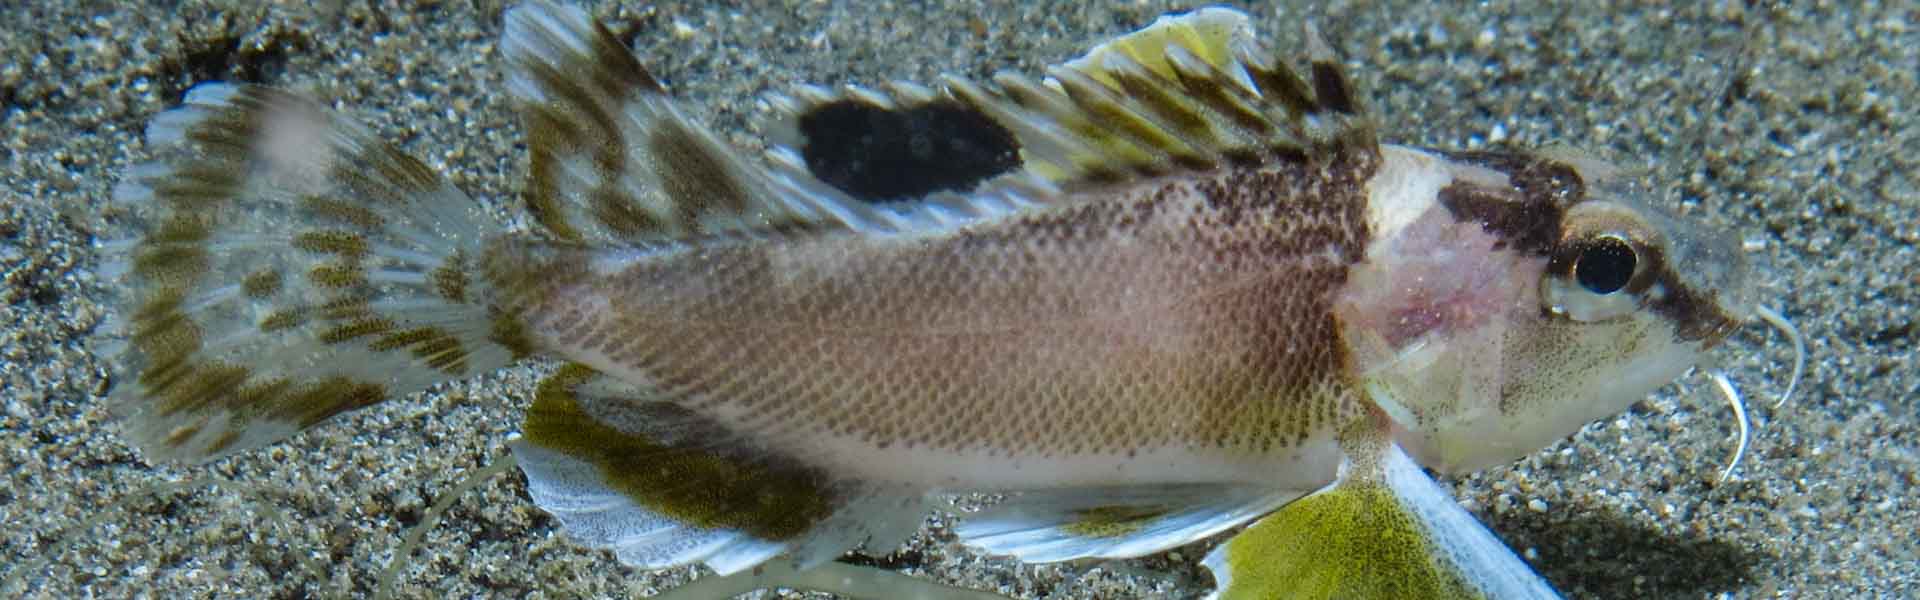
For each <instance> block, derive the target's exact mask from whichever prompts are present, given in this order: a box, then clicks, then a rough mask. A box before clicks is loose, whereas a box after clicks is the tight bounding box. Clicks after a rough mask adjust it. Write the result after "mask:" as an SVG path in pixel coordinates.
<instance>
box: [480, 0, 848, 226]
mask: <svg viewBox="0 0 1920 600" xmlns="http://www.w3.org/2000/svg"><path fill="white" fill-rule="evenodd" d="M501 47H502V52H503V53H504V54H505V55H506V58H507V63H508V65H509V66H508V73H507V75H508V77H507V89H508V91H509V92H510V93H511V94H512V95H513V97H514V100H515V102H516V103H517V104H518V107H519V109H520V112H521V115H522V119H523V120H524V121H525V126H526V130H527V145H528V147H529V151H530V154H531V158H532V173H531V176H530V178H529V183H528V189H527V191H526V194H527V203H528V209H529V211H530V212H532V213H533V217H534V219H535V220H536V221H538V223H539V224H540V226H541V227H542V228H543V229H544V230H545V232H546V233H547V234H548V235H550V236H552V237H554V238H558V239H561V240H566V241H574V242H590V243H645V242H653V241H659V240H666V239H681V238H688V237H698V236H707V235H716V234H725V233H739V232H754V231H762V230H766V231H773V230H785V231H790V230H793V229H819V228H836V227H844V226H847V225H848V223H846V222H844V221H843V220H842V219H840V218H838V217H837V213H841V212H844V211H843V210H840V207H838V206H829V205H838V204H841V203H847V202H850V199H848V198H846V197H845V196H844V195H842V194H839V193H838V192H837V191H835V190H834V189H833V188H831V187H829V186H826V185H825V184H822V183H820V182H818V181H814V180H811V179H801V180H790V179H783V178H779V177H775V176H773V175H772V174H769V173H767V172H766V171H765V170H763V169H761V168H759V166H758V165H754V164H752V163H750V162H749V161H747V160H745V159H743V158H742V157H741V156H740V155H739V153H737V152H735V151H733V150H732V149H731V148H728V147H727V146H726V145H725V144H724V143H722V142H721V141H720V140H719V139H717V138H716V137H715V136H714V135H713V134H711V133H709V132H708V131H707V130H706V129H705V128H703V127H701V126H699V125H698V124H696V123H694V122H693V121H692V120H691V119H688V118H687V117H686V115H685V113H683V112H682V111H681V110H680V107H679V106H678V105H677V104H676V103H675V102H674V101H673V99H672V98H671V97H669V96H668V94H667V92H666V89H665V88H663V87H662V86H661V85H660V82H659V81H658V80H657V79H655V78H654V77H653V76H652V75H651V74H649V73H648V72H647V69H646V68H645V67H644V66H642V65H641V64H640V62H639V60H638V59H637V58H635V57H634V55H633V53H632V52H631V51H629V50H628V49H627V48H626V46H625V45H623V44H622V43H621V42H620V41H619V40H618V39H617V38H616V37H614V35H613V34H612V33H611V32H609V31H607V29H606V28H605V27H603V26H601V25H600V24H599V23H597V22H595V21H593V20H592V19H591V18H590V17H589V16H588V15H587V13H586V12H585V11H583V10H581V9H580V8H578V7H575V6H561V5H556V4H551V3H546V2H529V3H526V4H523V5H521V6H519V7H515V8H514V9H513V10H509V11H508V12H507V17H506V32H505V34H504V35H503V36H502V38H501Z"/></svg>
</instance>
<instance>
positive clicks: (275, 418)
mask: <svg viewBox="0 0 1920 600" xmlns="http://www.w3.org/2000/svg"><path fill="white" fill-rule="evenodd" d="M147 139H148V142H149V145H150V146H151V147H152V149H153V152H154V159H155V160H154V162H152V163H149V164H145V165H141V166H139V167H135V168H134V169H132V170H130V171H129V172H128V173H126V174H125V175H124V176H123V178H122V181H121V183H120V185H119V187H118V188H117V189H116V190H115V193H114V200H115V204H114V207H113V209H111V210H112V213H111V214H110V218H114V219H115V220H117V221H118V222H120V223H121V224H123V225H125V226H126V227H127V229H129V230H130V237H128V238H126V239H121V240H118V241H110V242H106V243H105V250H106V253H107V255H108V256H107V267H106V269H107V271H108V273H109V275H110V278H111V279H113V280H117V283H116V289H115V291H116V292H117V296H116V298H115V299H114V300H115V301H114V308H115V310H114V316H113V319H112V326H111V327H110V328H109V329H110V330H111V331H112V334H111V335H113V336H115V337H116V339H115V340H114V342H113V343H111V344H109V347H107V348H105V349H104V350H105V351H106V352H105V354H107V355H110V356H112V357H113V362H114V363H115V366H116V368H117V370H118V373H117V376H116V378H115V380H116V381H115V384H116V385H115V387H114V390H113V393H112V401H113V403H114V405H115V408H116V411H117V412H119V413H121V414H122V415H123V416H124V418H125V419H126V428H125V429H126V435H127V436H128V437H130V438H131V439H132V441H133V442H134V443H136V444H137V445H138V446H140V447H141V448H142V449H143V450H144V451H146V453H147V454H148V456H150V457H152V458H155V459H175V460H203V459H206V458H210V457H214V456H217V455H220V454H223V453H227V452H231V451H234V450H239V449H242V448H248V447H253V446H259V445H262V444H266V443H270V442H273V441H275V440H278V439H281V438H284V437H286V436H288V435H291V434H293V433H294V432H297V431H299V430H301V429H303V428H306V427H308V426H311V425H314V424H315V423H318V422H320V421H322V420H325V419H326V418H328V417H331V416H333V415H335V414H339V413H341V412H345V411H348V410H352V409H355V408H359V407H362V406H367V405H370V404H374V403H377V402H380V401H382V400H386V399H388V398H392V397H395V396H399V395H402V394H406V393H409V392H414V391H418V390H421V389H424V388H426V387H428V386H431V385H434V384H436V383H439V382H443V381H447V380H451V379H457V378H462V377H466V376H469V375H473V374H477V373H482V372H485V371H488V370H492V369H496V368H499V367H502V366H505V365H507V364H508V363H510V362H512V361H513V360H514V359H515V358H517V357H519V356H521V355H524V354H525V353H526V352H527V351H528V350H527V348H528V345H527V344H526V343H525V342H524V341H523V340H524V339H525V338H524V336H522V335H520V334H519V333H518V329H517V328H516V327H515V326H514V323H513V322H512V321H511V320H510V319H506V318H504V317H496V314H495V313H494V312H493V311H490V310H489V309H488V308H487V307H488V299H489V296H490V293H491V290H490V289H489V287H488V286H487V285H485V283H484V282H482V281H480V280H479V279H478V278H475V277H472V276H471V275H470V274H471V273H473V272H474V271H473V268H472V265H473V262H474V260H475V255H476V254H477V253H478V252H479V249H480V247H481V244H482V242H483V239H484V238H485V236H486V233H487V231H489V229H490V227H491V224H490V223H489V222H488V221H487V219H486V217H485V215H483V214H481V213H479V212H478V211H477V210H476V206H475V204H474V203H473V202H472V201H471V200H470V199H469V198H467V196H466V195H465V194H462V193H461V192H460V191H459V190H457V189H455V188H453V187H452V186H450V185H448V184H447V183H446V182H445V181H443V180H442V179H441V178H440V177H439V175H437V174H436V173H434V172H433V171H432V170H431V169H429V168H428V167H427V166H426V165H424V164H422V163H421V162H420V161H418V160H415V159H413V158H412V157H409V156H407V155H405V154H402V153H401V152H399V151H398V150H396V149H394V148H393V147H392V146H389V145H387V144H385V143H382V142H380V141H378V140H376V139H374V138H373V137H372V135H371V134H370V133H369V132H368V131H367V130H366V129H365V128H363V127H361V126H360V125H358V124H356V123H353V122H351V121H349V120H347V119H345V118H343V117H341V116H339V115H336V114H333V113H332V112H331V111H328V110H326V109H324V108H322V107H321V106H319V105H317V104H315V103H313V102H310V101H307V100H305V99H302V98H300V97H297V96H294V95H292V94H289V93H286V92H282V91H276V90H272V89H267V88H258V87H239V86H231V85H225V84H206V85H201V86H199V87H196V88H194V89H193V90H192V91H190V92H189V93H188V94H187V98H186V103H185V105H184V106H181V107H179V108H176V109H174V110H170V111H167V112H165V113H162V114H160V115H159V116H158V117H156V118H155V119H154V121H153V123H152V124H151V125H149V127H148V129H147Z"/></svg>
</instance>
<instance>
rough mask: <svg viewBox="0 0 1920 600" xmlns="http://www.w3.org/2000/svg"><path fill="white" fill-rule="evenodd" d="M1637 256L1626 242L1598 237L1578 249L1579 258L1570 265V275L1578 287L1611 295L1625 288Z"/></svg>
mask: <svg viewBox="0 0 1920 600" xmlns="http://www.w3.org/2000/svg"><path fill="white" fill-rule="evenodd" d="M1636 260H1637V259H1636V258H1634V256H1633V248H1631V247H1628V246H1627V243H1626V242H1623V241H1620V240H1617V239H1613V238H1601V239H1598V240H1595V241H1593V242H1592V243H1590V244H1588V245H1587V246H1586V247H1585V248H1581V249H1580V261H1579V262H1576V263H1574V265H1573V278H1574V280H1576V281H1579V282H1580V287H1583V288H1587V291H1589V292H1593V293H1595V294H1611V293H1614V292H1617V291H1620V288H1623V287H1627V280H1628V279H1631V278H1633V266H1634V262H1635V261H1636Z"/></svg>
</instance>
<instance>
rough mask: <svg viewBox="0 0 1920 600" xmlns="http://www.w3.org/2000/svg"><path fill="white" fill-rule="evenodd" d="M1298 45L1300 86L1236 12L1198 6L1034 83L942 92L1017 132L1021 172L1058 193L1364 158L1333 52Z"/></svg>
mask: <svg viewBox="0 0 1920 600" xmlns="http://www.w3.org/2000/svg"><path fill="white" fill-rule="evenodd" d="M1307 37H1308V39H1309V42H1308V44H1309V47H1308V55H1309V58H1310V60H1311V63H1312V65H1311V67H1312V68H1311V76H1310V78H1309V79H1302V78H1301V77H1300V76H1299V75H1296V74H1295V73H1294V72H1293V71H1291V70H1289V69H1288V68H1287V67H1286V66H1284V65H1282V64H1281V63H1280V62H1279V61H1278V60H1276V59H1275V58H1274V57H1273V55H1272V54H1271V53H1270V52H1268V51H1267V50H1266V49H1265V48H1264V47H1263V46H1262V45H1261V44H1260V43H1259V42H1258V41H1257V40H1256V39H1255V38H1254V34H1253V29H1252V26H1251V24H1250V20H1249V19H1248V18H1247V16H1246V15H1245V14H1242V13H1240V12H1237V11H1234V10H1231V9H1225V8H1206V9H1201V10H1198V11H1194V12H1191V13H1186V14H1182V15H1175V16H1167V17H1162V18H1161V19H1160V20H1158V21H1156V22H1154V24H1153V25H1151V26H1148V27H1146V28H1145V29H1142V30H1140V31H1136V32H1134V33H1131V34H1128V35H1126V36H1122V37H1120V38H1118V39H1115V40H1113V41H1110V42H1107V43H1105V44H1102V45H1100V46H1098V47H1095V48H1094V49H1093V50H1092V51H1090V52H1088V53H1087V54H1086V55H1085V56H1082V57H1081V58H1078V59H1075V60H1073V61H1070V62H1068V63H1066V64H1064V65H1060V66H1057V67H1054V68H1052V69H1049V70H1048V78H1047V79H1045V80H1042V81H1034V80H1032V79H1029V78H1026V77H1023V76H1019V75H1013V74H1000V75H996V76H995V77H994V78H993V83H994V86H993V87H991V88H990V87H988V86H983V85H979V84H975V83H972V82H968V81H965V80H961V79H958V78H952V77H949V78H947V79H946V84H947V89H948V91H949V93H951V94H953V95H954V96H956V97H958V98H960V99H962V100H964V101H965V102H967V103H968V104H970V105H972V106H974V107H976V108H978V109H980V110H981V111H982V112H985V113H987V114H989V115H991V116H993V117H994V119H995V121H996V122H998V123H1000V124H1001V125H1003V126H1005V127H1007V128H1008V129H1009V130H1012V131H1013V132H1014V134H1015V136H1016V137H1017V138H1018V139H1019V141H1020V144H1021V155H1022V158H1023V159H1024V160H1025V164H1026V168H1027V170H1028V171H1030V172H1033V173H1035V174H1038V175H1040V176H1042V177H1044V178H1046V179H1048V180H1050V181H1054V182H1058V183H1061V184H1063V185H1065V184H1070V183H1074V182H1082V181H1090V182H1109V181H1115V180H1120V179H1125V178H1130V177H1140V176H1149V177H1150V176H1157V175H1163V174H1167V173H1170V172H1173V171H1175V170H1179V169H1206V168H1213V167H1216V166H1220V165H1223V164H1249V163H1255V164H1257V163H1261V162H1266V161H1271V160H1301V159H1306V158H1313V157H1320V156H1329V155H1333V154H1336V153H1340V152H1344V151H1348V150H1360V151H1367V152H1371V151H1373V149H1374V147H1375V145H1376V141H1375V140H1374V136H1373V128H1372V125H1371V123H1370V122H1369V120H1368V119H1367V118H1366V115H1365V114H1364V113H1363V111H1362V110H1361V107H1360V106H1359V104H1358V102H1357V100H1356V96H1355V94H1354V93H1353V90H1352V87H1351V86H1350V85H1349V84H1348V83H1347V81H1346V77H1345V75H1344V74H1343V73H1342V70H1341V67H1340V65H1339V63H1338V62H1337V60H1336V59H1335V58H1334V55H1333V52H1332V49H1331V46H1329V45H1327V44H1326V42H1325V41H1323V40H1321V39H1320V37H1319V35H1318V33H1317V32H1316V31H1315V30H1314V29H1313V28H1312V27H1311V26H1308V27H1307Z"/></svg>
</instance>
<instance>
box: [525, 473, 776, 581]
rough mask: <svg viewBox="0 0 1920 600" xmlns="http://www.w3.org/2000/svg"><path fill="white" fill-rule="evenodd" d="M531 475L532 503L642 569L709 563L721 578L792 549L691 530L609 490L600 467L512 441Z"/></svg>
mask: <svg viewBox="0 0 1920 600" xmlns="http://www.w3.org/2000/svg"><path fill="white" fill-rule="evenodd" d="M509 446H510V447H512V448H513V455H514V459H515V460H517V461H519V463H520V468H521V470H523V471H525V472H526V474H527V492H528V494H530V495H531V496H532V497H533V502H534V504H536V505H538V506H539V507H540V508H541V509H543V510H546V511H547V512H549V513H552V514H553V516H554V518H556V519H559V520H560V524H561V525H562V526H564V527H565V528H566V532H567V535H568V536H569V537H572V538H573V539H575V540H578V541H579V542H580V543H582V544H585V545H588V546H593V547H598V548H607V549H610V550H613V553H614V555H615V556H617V557H619V559H620V562H621V563H624V564H628V565H633V566H635V567H639V568H643V569H665V568H668V567H675V566H680V565H686V564H693V563H704V564H706V565H707V566H708V567H709V568H712V569H713V570H714V571H715V572H718V573H720V574H722V575H726V574H731V573H735V572H738V571H741V570H745V569H748V568H752V567H753V566H754V565H758V564H760V563H763V562H766V561H767V560H768V559H771V558H773V557H775V556H778V555H779V554H780V553H781V552H783V551H785V550H786V549H787V544H784V543H780V542H769V541H765V540H759V539H755V538H753V537H751V536H748V535H746V534H744V533H741V532H738V531H731V530H724V529H708V528H701V527H694V526H691V525H687V524H685V523H682V522H680V521H677V520H674V519H672V518H670V517H667V516H665V515H662V514H660V513H657V512H654V511H651V510H648V509H646V508H644V507H641V506H639V505H637V504H634V502H633V501H632V500H630V499H628V498H627V497H626V496H623V495H620V493H618V492H615V491H613V490H612V489H609V488H607V486H606V484H605V483H604V482H603V480H602V479H601V476H600V472H599V468H598V467H595V466H594V465H592V464H589V463H587V462H584V461H581V460H578V459H575V458H573V457H570V456H567V455H566V454H563V453H560V452H556V451H553V450H548V449H546V448H542V447H540V446H538V445H534V444H529V443H526V442H525V441H522V440H514V441H513V442H511V443H509Z"/></svg>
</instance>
